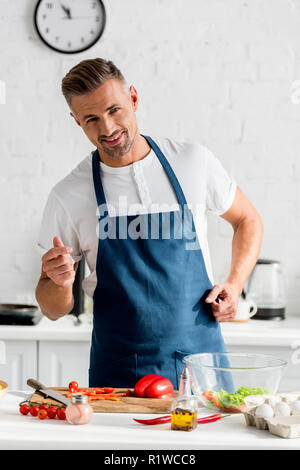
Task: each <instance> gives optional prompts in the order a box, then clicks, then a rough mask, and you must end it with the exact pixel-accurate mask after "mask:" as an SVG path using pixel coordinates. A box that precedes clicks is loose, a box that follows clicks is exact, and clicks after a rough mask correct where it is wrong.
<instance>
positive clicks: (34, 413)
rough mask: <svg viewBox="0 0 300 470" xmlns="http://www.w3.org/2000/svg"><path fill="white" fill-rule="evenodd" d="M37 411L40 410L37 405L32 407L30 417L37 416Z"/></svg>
mask: <svg viewBox="0 0 300 470" xmlns="http://www.w3.org/2000/svg"><path fill="white" fill-rule="evenodd" d="M39 410H40V408H39V407H38V406H37V405H33V406H32V407H31V408H30V414H31V416H37V415H38V413H39Z"/></svg>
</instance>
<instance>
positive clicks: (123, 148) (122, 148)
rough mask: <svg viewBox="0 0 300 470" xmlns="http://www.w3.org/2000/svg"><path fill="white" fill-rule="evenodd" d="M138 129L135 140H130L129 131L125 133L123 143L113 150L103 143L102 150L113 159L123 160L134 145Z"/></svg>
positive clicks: (101, 144)
mask: <svg viewBox="0 0 300 470" xmlns="http://www.w3.org/2000/svg"><path fill="white" fill-rule="evenodd" d="M136 132H137V129H136V130H135V134H134V136H133V138H132V139H131V140H130V138H129V135H128V132H127V130H125V131H124V134H123V137H122V143H120V144H118V145H116V146H115V147H113V148H110V147H108V146H106V145H103V142H101V143H100V146H101V148H102V150H103V151H104V152H105V153H106V154H107V155H109V156H110V157H111V158H114V159H118V158H122V157H124V156H125V155H127V154H128V153H129V151H130V149H131V147H132V145H133V142H134V139H135V136H136Z"/></svg>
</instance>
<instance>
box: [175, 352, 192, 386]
mask: <svg viewBox="0 0 300 470" xmlns="http://www.w3.org/2000/svg"><path fill="white" fill-rule="evenodd" d="M189 354H193V353H191V352H183V351H175V370H176V390H179V381H180V374H181V372H182V370H183V369H184V367H185V364H184V362H183V358H184V357H185V356H189Z"/></svg>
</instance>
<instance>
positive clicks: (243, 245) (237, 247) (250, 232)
mask: <svg viewBox="0 0 300 470" xmlns="http://www.w3.org/2000/svg"><path fill="white" fill-rule="evenodd" d="M262 234H263V222H262V218H261V217H260V215H259V214H258V213H257V215H255V216H251V217H248V218H245V219H244V220H242V221H241V222H240V223H239V224H238V226H237V227H236V228H235V230H234V236H233V240H232V261H231V269H230V274H229V276H228V278H227V280H226V282H228V283H230V284H234V285H236V286H237V288H238V290H239V294H241V292H242V289H243V286H244V284H245V282H246V280H247V278H248V277H249V275H250V273H251V271H252V269H253V267H254V266H255V263H256V261H257V258H258V256H259V252H260V249H261V243H262Z"/></svg>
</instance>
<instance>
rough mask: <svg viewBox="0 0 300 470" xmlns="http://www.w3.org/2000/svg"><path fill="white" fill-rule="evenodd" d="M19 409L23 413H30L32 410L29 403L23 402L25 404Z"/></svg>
mask: <svg viewBox="0 0 300 470" xmlns="http://www.w3.org/2000/svg"><path fill="white" fill-rule="evenodd" d="M19 410H20V413H22V415H28V413H29V411H30V406H29V405H27V403H23V405H21V406H20V408H19Z"/></svg>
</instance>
